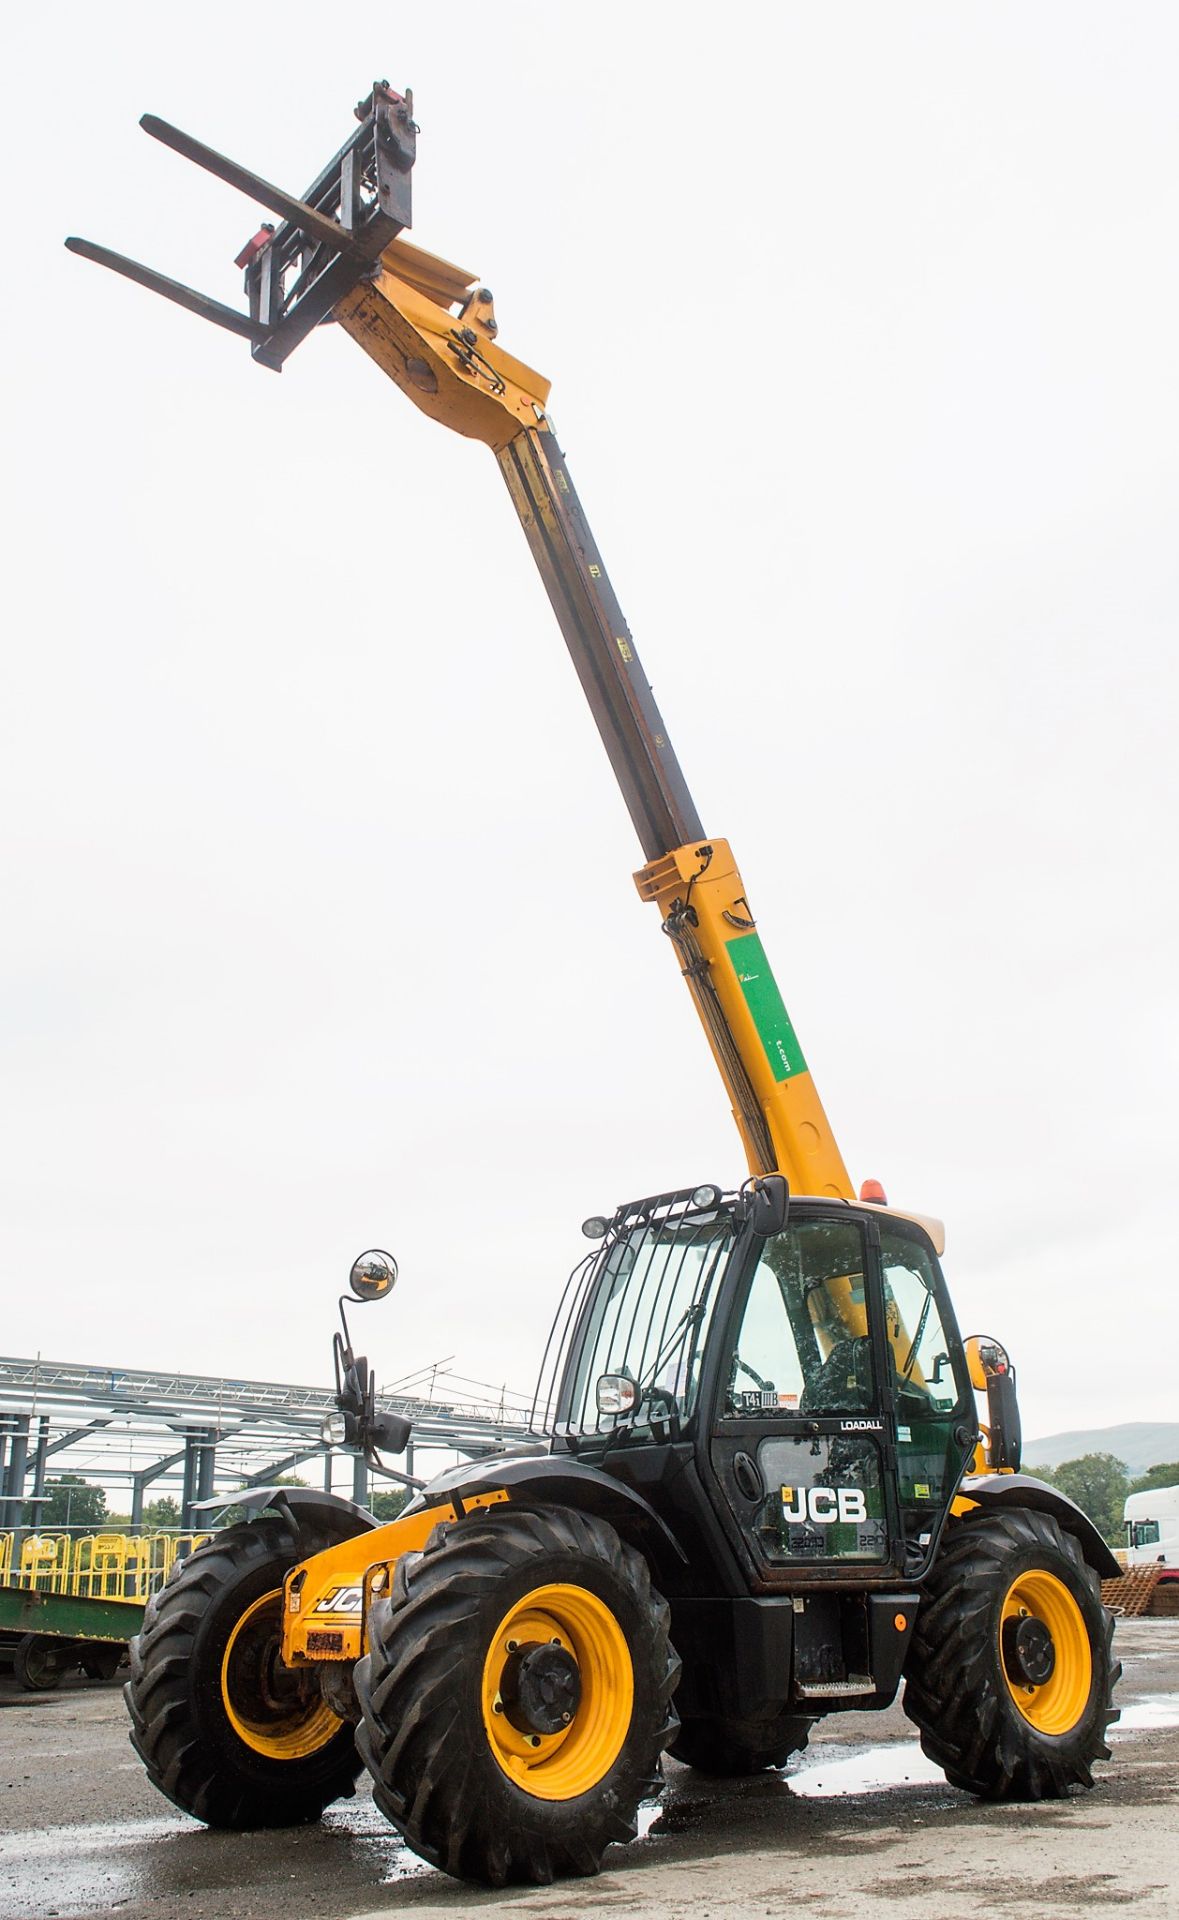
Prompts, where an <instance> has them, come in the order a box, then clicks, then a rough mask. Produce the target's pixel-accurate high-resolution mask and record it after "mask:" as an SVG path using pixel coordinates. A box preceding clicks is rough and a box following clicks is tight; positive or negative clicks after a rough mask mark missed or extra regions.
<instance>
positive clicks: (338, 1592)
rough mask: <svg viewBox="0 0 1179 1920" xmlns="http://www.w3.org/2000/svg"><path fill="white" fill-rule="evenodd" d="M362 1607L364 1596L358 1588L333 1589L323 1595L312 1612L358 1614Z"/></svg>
mask: <svg viewBox="0 0 1179 1920" xmlns="http://www.w3.org/2000/svg"><path fill="white" fill-rule="evenodd" d="M363 1605H364V1594H363V1592H362V1591H361V1589H360V1587H358V1586H355V1587H353V1586H349V1587H333V1588H332V1590H331V1592H330V1593H325V1594H324V1596H323V1599H322V1600H321V1601H319V1603H318V1605H317V1606H316V1607H315V1609H314V1611H315V1612H316V1613H359V1612H360V1610H361V1607H362V1606H363Z"/></svg>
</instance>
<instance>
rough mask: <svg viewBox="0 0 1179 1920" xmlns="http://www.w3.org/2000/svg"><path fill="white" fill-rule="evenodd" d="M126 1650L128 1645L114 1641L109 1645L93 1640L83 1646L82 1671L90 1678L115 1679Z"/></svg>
mask: <svg viewBox="0 0 1179 1920" xmlns="http://www.w3.org/2000/svg"><path fill="white" fill-rule="evenodd" d="M126 1651H127V1649H126V1647H123V1646H120V1645H119V1644H118V1643H117V1642H114V1641H113V1642H112V1643H111V1644H110V1645H109V1646H104V1645H103V1644H102V1643H101V1642H100V1641H91V1643H90V1644H89V1646H85V1647H83V1648H82V1672H83V1673H84V1674H85V1675H86V1678H87V1679H88V1680H113V1679H114V1677H115V1675H116V1673H117V1672H118V1671H119V1668H120V1666H121V1665H122V1663H123V1656H124V1654H125V1653H126Z"/></svg>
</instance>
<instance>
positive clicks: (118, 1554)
mask: <svg viewBox="0 0 1179 1920" xmlns="http://www.w3.org/2000/svg"><path fill="white" fill-rule="evenodd" d="M212 1537H213V1536H212V1534H211V1533H210V1532H208V1531H206V1532H203V1533H150V1534H133V1533H91V1534H82V1535H81V1536H80V1537H79V1538H77V1539H71V1537H70V1535H69V1534H67V1533H30V1534H27V1535H26V1536H25V1538H24V1539H23V1540H22V1541H21V1544H20V1551H19V1555H17V1548H16V1535H15V1534H14V1533H13V1532H12V1531H11V1530H9V1531H7V1532H4V1533H0V1585H4V1586H13V1587H26V1588H31V1589H33V1590H34V1591H36V1592H38V1593H64V1594H75V1595H78V1596H80V1597H81V1598H83V1599H91V1600H147V1599H148V1598H150V1596H151V1595H152V1594H153V1593H155V1592H156V1591H157V1590H158V1589H159V1588H160V1587H162V1586H163V1584H164V1582H165V1580H166V1579H167V1578H168V1575H169V1574H170V1573H171V1571H172V1568H173V1567H174V1566H175V1564H176V1562H177V1561H178V1560H186V1559H187V1558H188V1556H189V1554H190V1553H193V1552H195V1551H196V1549H197V1547H200V1546H203V1545H204V1543H205V1541H206V1540H211V1539H212Z"/></svg>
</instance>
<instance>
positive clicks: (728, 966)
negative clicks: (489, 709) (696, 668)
mask: <svg viewBox="0 0 1179 1920" xmlns="http://www.w3.org/2000/svg"><path fill="white" fill-rule="evenodd" d="M412 104H413V102H412V95H410V94H408V93H407V94H405V95H401V94H397V93H395V92H393V90H392V89H390V88H389V87H388V86H387V84H386V83H383V82H382V83H380V84H378V85H377V86H375V87H374V88H373V91H372V94H371V95H370V96H369V98H368V99H367V100H364V101H362V102H361V103H360V105H359V106H358V107H357V110H356V117H357V120H358V121H359V122H360V131H359V132H358V133H356V134H354V135H353V136H352V138H351V140H350V141H349V142H348V143H347V145H346V146H345V147H344V148H343V149H342V150H341V152H340V153H339V154H337V155H336V156H335V159H334V160H333V161H332V162H330V163H329V166H328V167H327V168H326V169H325V171H324V173H323V174H321V175H320V177H319V179H318V180H317V181H316V182H314V184H313V185H312V187H310V188H309V189H308V191H307V193H306V195H305V196H304V197H303V198H302V199H295V198H294V197H293V196H291V195H289V194H286V193H284V192H282V191H281V189H279V188H276V187H273V186H271V185H270V184H269V183H268V182H266V181H264V180H261V179H260V178H259V177H258V176H256V175H253V174H250V173H248V172H247V171H246V170H245V169H244V168H242V167H239V166H238V165H237V164H236V163H235V162H232V161H229V160H226V159H224V158H223V157H222V156H221V155H219V154H215V153H213V152H212V151H211V149H209V148H207V147H204V146H202V145H201V144H200V143H199V142H197V141H195V140H193V139H192V138H191V137H190V136H188V135H186V134H182V133H180V132H179V131H178V130H177V129H176V128H174V127H170V126H168V125H167V123H166V122H164V121H160V120H156V119H153V118H151V117H150V116H145V118H144V121H143V122H142V124H143V125H144V127H145V128H146V130H147V131H148V132H149V133H151V134H152V135H153V136H154V137H155V138H157V139H160V140H162V141H164V143H165V144H166V145H168V146H171V147H172V148H173V149H174V150H176V151H177V152H180V153H182V154H184V155H185V156H186V157H187V158H189V159H191V160H194V161H195V162H196V163H197V164H198V165H199V166H202V167H204V168H205V169H206V170H207V171H209V172H212V173H215V174H217V175H218V176H219V177H220V178H222V179H225V180H228V181H230V182H231V184H233V185H234V186H237V187H239V188H241V190H242V191H243V192H247V193H249V194H250V195H251V196H252V197H253V198H254V199H255V200H258V201H260V202H261V203H262V205H264V206H267V207H270V208H271V209H272V210H273V211H275V212H277V213H280V214H281V215H282V216H283V222H282V224H281V225H280V226H279V227H278V228H277V230H275V229H274V228H263V229H262V230H261V231H260V232H259V233H258V234H256V235H255V236H254V239H253V240H252V241H251V242H250V243H249V244H248V245H247V247H246V248H245V249H244V250H243V252H242V254H241V255H240V256H239V264H241V265H243V266H244V267H245V271H246V286H247V292H248V294H249V303H250V312H249V314H248V315H243V314H238V313H236V312H235V311H234V310H232V309H230V308H226V307H222V306H220V305H219V303H217V302H215V301H210V300H208V299H207V298H206V297H205V296H204V295H201V294H198V293H195V292H193V291H192V290H191V289H189V288H186V287H183V286H180V285H179V283H177V282H175V281H170V280H165V279H164V278H163V277H162V276H161V275H159V274H156V273H154V272H153V271H152V270H151V269H149V268H146V267H142V266H139V265H138V264H137V263H136V262H134V261H128V260H126V259H124V258H123V257H122V256H120V255H117V254H112V253H110V252H109V251H107V250H106V249H103V248H98V247H95V246H93V245H92V244H91V243H89V242H86V241H78V240H70V241H67V243H66V244H67V245H68V246H70V247H72V248H73V250H74V251H75V252H79V253H82V254H84V255H86V256H87V257H88V258H91V259H95V260H97V261H99V262H100V263H101V264H103V265H106V266H110V267H113V268H114V269H115V270H116V271H118V272H120V273H123V274H125V275H127V276H128V277H129V278H131V279H135V280H137V281H139V282H140V283H141V284H143V285H146V286H148V287H150V288H152V289H153V290H154V291H156V292H159V293H163V294H164V295H165V296H166V297H167V298H169V299H171V300H175V301H177V302H178V303H179V304H180V305H182V306H185V307H187V308H189V309H190V310H191V311H195V312H197V313H199V314H201V315H202V317H204V318H206V319H210V320H212V321H214V322H215V323H216V324H217V325H219V326H223V327H226V328H228V329H229V330H230V331H233V332H235V333H239V334H244V335H245V336H246V337H247V338H249V339H250V340H251V343H252V346H253V352H254V356H255V358H256V359H257V360H259V361H260V362H261V363H262V364H263V365H265V366H270V367H273V368H275V369H278V368H281V366H282V363H283V360H284V359H285V357H286V355H287V354H288V353H289V352H290V351H292V350H293V348H294V346H295V345H297V344H298V342H299V341H300V340H301V339H303V338H304V337H305V335H306V334H307V332H308V331H310V329H311V327H312V326H314V325H317V324H318V323H319V322H320V321H322V320H324V319H328V318H331V319H334V320H335V321H337V322H338V324H339V325H340V326H341V327H342V328H343V329H344V331H345V332H346V333H349V334H351V336H352V338H353V339H354V340H355V341H357V343H358V344H359V345H360V346H362V347H363V348H364V350H365V352H366V353H367V354H369V355H370V357H371V358H372V359H373V360H375V361H376V363H377V365H378V366H379V367H380V368H381V370H382V371H383V372H384V373H386V374H387V375H388V377H389V378H390V380H392V381H393V383H394V384H395V385H396V386H398V387H400V388H401V391H402V392H403V393H405V394H407V395H408V397H409V398H410V399H411V400H412V401H413V402H414V404H415V406H418V407H420V408H421V409H422V411H423V412H424V413H428V414H429V415H430V416H431V418H432V419H435V420H438V421H440V422H441V423H442V424H443V426H447V427H450V428H452V429H453V430H454V431H455V432H456V433H461V434H464V435H466V436H467V437H468V438H470V439H474V440H482V441H484V442H485V443H486V445H487V446H489V447H490V448H491V450H492V452H493V453H494V454H495V456H496V459H497V461H498V463H499V468H500V472H501V473H502V474H503V477H504V479H505V481H506V483H507V486H508V491H509V493H510V494H511V496H512V503H513V505H514V506H515V509H516V512H517V514H518V515H519V518H520V523H521V525H522V526H523V528H524V532H525V535H526V536H527V539H528V543H529V546H530V547H531V549H532V553H533V557H534V559H535V561H536V564H537V566H538V568H539V570H540V574H541V577H542V579H543V581H544V584H545V588H546V590H547V592H548V595H549V598H550V600H551V601H552V603H553V607H554V610H555V612H556V615H557V619H558V621H559V622H560V625H561V630H562V632H563V633H564V636H565V640H566V643H567V645H568V648H569V652H570V655H571V657H572V660H573V664H574V666H575V668H576V670H577V673H578V676H579V678H580V680H581V684H582V687H583V689H584V691H585V695H586V698H587V700H588V701H589V705H590V709H591V711H592V713H593V716H594V719H595V721H596V723H597V726H598V730H599V732H600V733H601V736H602V740H603V743H604V744H605V747H606V751H607V753H608V755H609V757H610V762H611V765H612V766H613V768H614V772H615V776H616V778H617V780H618V783H619V786H620V788H621V790H622V794H623V797H624V799H625V801H626V804H627V807H628V809H629V811H630V815H631V818H632V820H633V821H634V824H635V829H636V831H637V833H638V836H639V841H640V844H641V846H642V849H643V856H644V860H645V862H646V864H645V865H644V866H643V867H642V869H641V870H640V871H639V873H638V874H636V876H635V879H636V883H637V885H638V890H639V893H640V895H641V897H642V898H643V899H644V900H649V901H652V902H653V903H654V904H655V905H656V906H657V907H658V909H659V914H660V918H661V921H662V924H663V930H664V932H665V933H666V934H667V935H668V936H669V948H670V951H671V952H672V953H674V955H675V958H676V961H677V964H678V966H679V968H680V972H681V973H682V975H683V977H684V979H685V981H686V982H687V985H688V990H689V992H690V993H691V995H692V999H693V1002H694V1004H695V1007H696V1011H697V1013H698V1014H699V1016H700V1019H701V1022H702V1024H703V1027H704V1031H705V1033H706V1035H707V1037H708V1043H709V1045H710V1047H711V1048H712V1052H713V1057H714V1059H715V1061H716V1064H717V1067H718V1068H719V1070H720V1075H721V1078H722V1080H723V1081H724V1084H725V1088H726V1091H727V1093H728V1097H729V1100H730V1103H731V1105H732V1109H733V1117H734V1119H735V1120H736V1122H737V1127H738V1130H739V1132H740V1135H741V1140H742V1144H743V1146H744V1149H745V1155H746V1158H747V1160H748V1163H749V1168H750V1171H751V1172H752V1173H755V1174H760V1173H770V1172H773V1171H775V1170H776V1171H778V1172H781V1173H784V1174H785V1175H786V1177H787V1179H788V1180H789V1182H790V1185H791V1187H792V1188H793V1189H794V1191H795V1192H801V1193H813V1194H831V1195H839V1196H842V1197H844V1198H852V1197H854V1193H853V1188H852V1185H851V1181H850V1179H849V1177H848V1173H847V1169H846V1167H845V1166H844V1164H843V1159H842V1157H841V1155H840V1152H839V1149H838V1147H837V1146H836V1144H835V1140H834V1137H833V1135H832V1133H831V1129H830V1127H829V1125H828V1123H827V1117H826V1115H825V1113H824V1112H823V1107H822V1103H821V1101H820V1099H819V1096H818V1093H817V1092H816V1090H815V1086H814V1082H813V1081H812V1079H811V1076H810V1072H809V1070H808V1068H807V1065H806V1062H805V1060H804V1058H803V1054H802V1050H801V1048H800V1046H799V1044H798V1040H797V1037H796V1035H795V1032H794V1028H793V1026H792V1025H791V1022H790V1018H789V1015H788V1014H787V1012H786V1008H785V1006H784V1004H783V1001H782V996H781V994H780V993H779V991H778V987H777V984H776V982H775V980H774V976H773V973H772V972H771V970H770V965H769V961H768V960H767V958H766V955H765V952H764V949H763V947H762V944H761V939H760V937H759V935H758V932H757V923H756V920H755V918H754V915H753V913H752V911H751V908H750V905H749V901H748V897H747V894H746V890H745V884H744V882H743V881H742V878H741V875H740V873H739V872H738V870H737V865H736V862H735V861H734V859H733V856H732V854H731V853H730V851H729V848H728V846H727V844H726V843H725V841H723V840H716V839H711V838H709V837H708V836H706V834H705V833H704V831H703V828H702V825H701V822H700V819H699V817H698V815H697V813H696V809H695V806H694V804H693V802H692V798H691V795H690V794H689V792H688V788H687V785H686V783H685V781H684V777H683V774H682V772H681V770H680V766H679V762H678V761H677V759H676V756H675V753H674V752H673V750H672V747H671V744H670V741H669V740H668V737H667V730H666V728H665V727H664V725H663V721H662V718H661V716H660V713H659V709H658V707H657V706H656V704H655V698H654V695H653V693H652V690H651V687H650V685H649V684H648V681H647V678H646V675H645V674H644V672H643V669H642V666H641V664H640V661H639V657H638V653H637V651H636V648H635V644H634V640H633V638H632V636H631V633H630V630H629V628H628V627H627V625H626V622H625V621H624V619H623V617H622V611H621V609H620V607H619V605H618V602H617V600H616V598H615V595H614V591H613V589H612V587H611V585H610V581H609V578H608V576H607V574H606V569H605V567H604V565H603V563H602V557H601V555H600V553H599V552H598V549H597V547H596V545H595V543H594V539H593V535H592V534H591V532H590V529H589V526H588V523H587V521H586V519H585V515H584V513H583V512H582V510H581V506H580V503H579V501H578V498H577V495H576V492H575V491H574V487H573V482H572V480H571V479H570V477H569V470H568V468H567V466H566V464H565V459H564V456H563V454H562V452H561V449H560V447H559V446H558V444H557V440H556V436H555V434H554V433H553V430H552V426H551V423H550V421H549V419H548V415H547V412H546V406H547V401H548V394H549V383H548V381H547V380H545V379H544V378H543V377H542V376H541V375H540V374H538V373H536V372H535V371H534V370H533V369H532V368H531V367H527V366H525V365H524V364H523V362H522V361H519V360H516V359H514V358H513V356H512V355H511V354H509V353H507V352H505V350H504V349H503V347H501V346H500V344H499V341H498V326H497V323H496V319H495V310H494V306H493V303H492V297H491V294H490V293H489V292H488V290H487V288H486V287H484V286H483V285H482V284H481V283H480V282H479V281H478V280H477V279H476V278H475V276H474V275H473V274H469V273H466V272H464V271H463V270H462V269H461V268H459V267H455V266H452V265H451V264H450V263H449V262H448V261H445V260H441V259H438V258H437V257H436V256H435V255H433V254H429V253H426V252H424V251H422V250H421V249H420V248H418V247H415V246H412V245H411V244H410V243H409V242H408V241H407V240H405V239H404V238H403V237H402V236H403V230H404V228H405V227H407V226H408V225H409V224H410V218H409V210H410V196H409V178H410V170H411V168H412V165H413V160H414V155H415V152H416V144H415V137H416V133H417V128H416V126H415V125H414V122H413V118H412Z"/></svg>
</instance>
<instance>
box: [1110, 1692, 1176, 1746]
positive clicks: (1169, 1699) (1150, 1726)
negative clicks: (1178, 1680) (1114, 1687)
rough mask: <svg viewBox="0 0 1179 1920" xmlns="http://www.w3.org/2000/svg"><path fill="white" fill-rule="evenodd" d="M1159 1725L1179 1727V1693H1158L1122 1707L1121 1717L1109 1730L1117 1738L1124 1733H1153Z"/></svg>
mask: <svg viewBox="0 0 1179 1920" xmlns="http://www.w3.org/2000/svg"><path fill="white" fill-rule="evenodd" d="M1115 1697H1116V1696H1115ZM1159 1727H1179V1693H1156V1694H1152V1695H1150V1696H1149V1697H1148V1698H1147V1699H1145V1700H1135V1701H1133V1702H1132V1703H1131V1705H1130V1706H1128V1707H1123V1708H1122V1717H1121V1719H1120V1720H1115V1721H1114V1724H1113V1726H1112V1727H1111V1728H1110V1730H1109V1731H1110V1736H1111V1737H1112V1738H1113V1739H1114V1740H1116V1739H1117V1737H1118V1735H1119V1734H1122V1733H1153V1732H1155V1731H1156V1730H1157V1729H1158V1728H1159Z"/></svg>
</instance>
